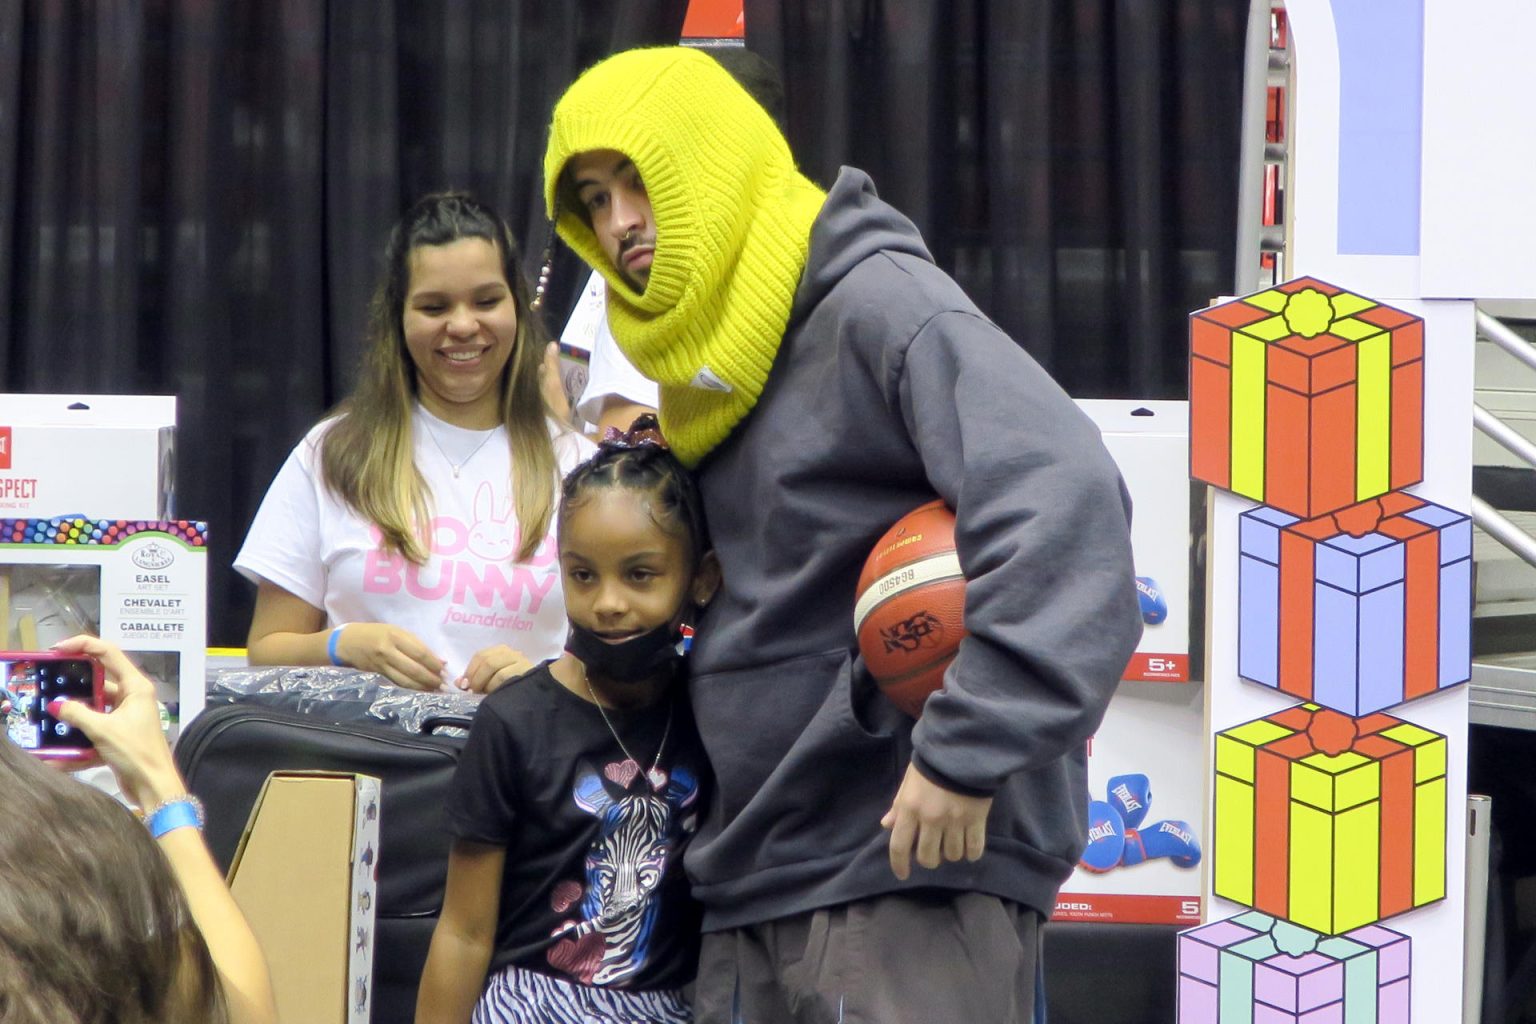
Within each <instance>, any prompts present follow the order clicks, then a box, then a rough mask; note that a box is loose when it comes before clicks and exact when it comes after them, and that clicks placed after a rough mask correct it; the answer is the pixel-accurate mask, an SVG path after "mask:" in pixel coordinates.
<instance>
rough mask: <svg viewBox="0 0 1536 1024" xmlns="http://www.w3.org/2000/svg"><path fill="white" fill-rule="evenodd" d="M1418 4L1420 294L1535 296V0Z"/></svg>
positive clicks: (1454, 0)
mask: <svg viewBox="0 0 1536 1024" xmlns="http://www.w3.org/2000/svg"><path fill="white" fill-rule="evenodd" d="M1425 5H1426V9H1425V19H1424V20H1425V25H1424V48H1425V54H1424V63H1425V67H1424V165H1423V172H1424V173H1423V183H1424V184H1423V188H1424V194H1423V248H1422V255H1421V260H1420V263H1421V266H1420V273H1421V275H1422V288H1423V291H1422V294H1423V295H1425V296H1426V297H1432V296H1433V297H1447V298H1450V297H1488V298H1506V299H1532V298H1536V258H1533V256H1532V253H1531V241H1532V239H1533V238H1536V182H1533V178H1532V169H1533V166H1536V114H1533V111H1532V102H1533V100H1532V98H1533V97H1536V61H1533V60H1532V59H1531V53H1530V49H1531V41H1532V40H1533V39H1536V4H1533V3H1532V2H1531V0H1478V2H1476V3H1465V2H1462V0H1425ZM1362 287H1363V286H1362Z"/></svg>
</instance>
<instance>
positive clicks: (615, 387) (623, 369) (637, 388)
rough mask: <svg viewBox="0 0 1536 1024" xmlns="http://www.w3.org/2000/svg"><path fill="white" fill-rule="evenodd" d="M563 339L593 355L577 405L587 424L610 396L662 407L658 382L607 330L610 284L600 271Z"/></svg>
mask: <svg viewBox="0 0 1536 1024" xmlns="http://www.w3.org/2000/svg"><path fill="white" fill-rule="evenodd" d="M560 340H561V341H562V342H563V343H565V344H567V345H573V346H575V347H577V348H584V349H586V350H587V351H589V352H591V353H592V357H591V362H590V364H589V365H588V368H587V386H586V388H584V389H583V390H582V392H581V398H580V399H579V400H578V401H577V403H576V415H578V416H580V417H581V418H582V419H584V420H586V421H587V422H588V423H596V422H597V418H598V417H599V416H601V415H602V412H603V401H604V400H605V399H607V398H608V397H609V396H616V397H619V398H622V399H624V400H625V401H629V402H635V403H637V404H639V405H646V406H650V407H651V408H652V409H655V408H658V407H659V406H660V405H661V396H660V395H659V394H658V393H657V390H656V382H655V381H653V380H651V379H650V378H649V377H647V376H646V375H645V374H643V373H641V372H640V371H639V370H637V369H635V366H634V364H633V363H631V362H630V361H629V360H628V359H627V358H625V356H624V353H623V352H621V351H620V350H619V343H618V342H616V341H614V340H613V332H612V331H610V330H609V329H608V287H607V282H605V281H604V280H603V275H601V274H599V273H598V272H597V271H595V270H594V271H592V276H591V277H590V278H588V279H587V288H586V291H584V292H582V293H581V300H580V301H579V302H577V303H576V308H575V309H574V310H572V311H571V318H570V319H569V320H567V321H566V322H565V330H564V331H563V332H561V334H560Z"/></svg>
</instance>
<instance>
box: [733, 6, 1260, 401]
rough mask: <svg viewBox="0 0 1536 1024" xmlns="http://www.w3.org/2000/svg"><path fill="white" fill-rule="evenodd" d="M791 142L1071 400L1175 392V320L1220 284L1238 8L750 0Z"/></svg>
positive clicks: (1227, 269)
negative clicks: (897, 221) (907, 222)
mask: <svg viewBox="0 0 1536 1024" xmlns="http://www.w3.org/2000/svg"><path fill="white" fill-rule="evenodd" d="M745 13H746V27H747V45H748V46H750V47H751V48H752V49H754V50H756V51H758V52H759V53H761V54H762V55H763V56H764V57H766V58H767V59H768V60H769V61H771V62H772V63H774V64H776V65H777V66H778V67H780V68H782V69H783V71H784V74H785V85H786V94H787V103H788V108H789V138H790V143H791V145H792V146H793V147H794V149H795V153H796V155H797V156H798V158H799V160H800V162H801V166H802V168H803V169H804V170H805V171H806V173H807V174H809V175H810V176H811V177H812V178H813V179H816V180H817V181H819V182H821V183H823V184H825V183H827V182H829V181H830V180H831V179H832V178H834V177H835V176H836V173H837V168H838V166H839V165H841V164H852V165H853V166H856V167H859V168H861V169H863V170H865V171H868V172H869V174H870V175H871V177H873V178H874V181H875V185H876V187H877V188H878V189H879V190H880V194H881V197H882V198H884V199H885V200H887V201H888V202H890V203H892V205H894V206H896V207H897V208H898V209H900V210H901V211H903V212H904V213H906V214H907V215H908V216H909V217H911V218H912V219H913V220H914V221H916V223H917V225H918V227H919V228H920V229H921V230H922V232H923V235H924V237H925V238H926V240H927V242H928V245H929V248H930V249H931V250H932V251H933V254H934V257H935V258H936V259H937V260H938V262H939V265H940V266H942V267H944V268H945V269H947V270H949V271H950V272H951V273H952V274H953V275H954V276H955V277H956V279H957V280H958V281H959V282H960V284H961V285H962V286H963V287H964V288H965V290H966V292H967V293H968V294H969V295H970V296H971V297H972V299H974V300H975V301H976V303H977V304H978V305H979V306H980V307H981V308H982V310H983V311H984V312H986V313H987V314H988V315H989V316H990V317H991V318H992V319H993V320H994V321H995V322H996V323H997V324H999V325H1000V326H1001V327H1003V328H1004V329H1005V330H1007V331H1008V332H1009V333H1011V334H1012V335H1013V337H1014V338H1015V339H1016V340H1017V341H1018V342H1019V343H1020V344H1022V345H1024V347H1025V348H1027V349H1028V350H1029V351H1030V352H1031V353H1032V354H1033V355H1034V356H1035V357H1036V358H1037V359H1039V360H1040V361H1041V362H1042V363H1043V364H1044V365H1045V367H1046V368H1047V369H1048V370H1050V371H1051V373H1052V374H1053V375H1054V376H1055V377H1056V379H1057V380H1058V381H1060V382H1061V384H1062V386H1063V387H1065V388H1066V389H1067V390H1068V391H1069V392H1071V393H1072V394H1073V395H1074V396H1075V397H1079V398H1090V397H1097V398H1121V397H1123V398H1129V397H1136V398H1183V397H1186V395H1187V390H1188V389H1187V383H1186V379H1185V378H1186V370H1185V365H1186V354H1187V347H1188V343H1187V341H1186V330H1187V329H1186V325H1185V319H1184V318H1185V315H1186V314H1187V313H1188V311H1190V310H1192V309H1197V308H1200V307H1203V306H1205V305H1206V304H1207V303H1208V302H1209V301H1210V300H1211V299H1212V298H1213V297H1215V296H1217V295H1224V294H1230V292H1231V289H1232V283H1233V249H1234V247H1235V245H1236V216H1237V155H1238V141H1239V130H1238V129H1239V123H1240V116H1241V109H1240V108H1241V94H1242V59H1243V37H1244V32H1245V30H1246V26H1247V21H1246V19H1247V7H1246V5H1244V4H1238V3H1233V2H1232V0H1156V2H1149V0H1006V2H999V0H746V8H745Z"/></svg>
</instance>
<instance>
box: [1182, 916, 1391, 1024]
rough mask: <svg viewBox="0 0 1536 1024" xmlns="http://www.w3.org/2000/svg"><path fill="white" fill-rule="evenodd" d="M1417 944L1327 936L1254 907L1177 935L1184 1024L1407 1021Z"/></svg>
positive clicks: (1377, 930) (1370, 935) (1371, 932)
mask: <svg viewBox="0 0 1536 1024" xmlns="http://www.w3.org/2000/svg"><path fill="white" fill-rule="evenodd" d="M1411 968H1412V944H1411V942H1410V940H1409V938H1408V936H1406V935H1402V934H1400V933H1398V932H1395V931H1392V930H1390V929H1388V928H1382V927H1380V926H1379V925H1367V926H1365V927H1363V928H1358V929H1355V930H1354V931H1350V932H1346V933H1345V934H1343V935H1338V936H1334V937H1326V936H1322V935H1318V934H1316V933H1314V932H1309V931H1308V930H1306V929H1303V928H1298V927H1296V926H1295V925H1291V924H1288V923H1287V922H1285V921H1277V920H1275V919H1274V918H1273V917H1270V916H1269V915H1267V914H1261V913H1258V912H1257V911H1250V912H1249V913H1246V914H1242V915H1239V916H1238V917H1234V918H1229V919H1228V920H1225V921H1217V922H1215V923H1213V924H1208V925H1206V926H1204V927H1203V928H1194V929H1191V930H1189V931H1187V932H1184V933H1183V934H1181V935H1180V936H1179V1016H1178V1024H1408V1022H1409V1020H1410V1013H1409V1009H1410V999H1409V996H1410V989H1411V983H1412V982H1411Z"/></svg>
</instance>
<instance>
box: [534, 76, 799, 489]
mask: <svg viewBox="0 0 1536 1024" xmlns="http://www.w3.org/2000/svg"><path fill="white" fill-rule="evenodd" d="M595 149H612V150H616V151H618V152H620V153H623V154H624V155H625V156H627V157H628V158H629V159H630V160H631V161H632V162H633V163H634V165H635V168H636V170H638V171H639V173H640V178H641V180H643V181H644V182H645V188H646V192H647V194H648V195H649V197H650V201H651V209H652V217H653V219H654V223H655V227H656V249H655V254H654V256H653V261H652V263H651V269H650V275H649V277H648V279H647V281H646V288H645V291H644V292H636V291H635V290H634V289H633V288H632V287H630V285H629V283H628V282H627V281H625V279H624V278H623V277H621V276H620V275H619V273H618V271H617V270H616V269H615V268H614V266H613V265H612V264H611V263H610V262H609V260H608V257H607V256H606V255H605V254H604V252H603V250H602V247H601V246H600V245H599V244H598V242H597V238H596V237H595V236H594V235H593V233H592V229H591V228H590V227H589V226H588V225H587V223H586V221H585V220H584V219H583V217H582V216H581V214H580V213H579V212H578V211H577V210H576V209H574V208H569V207H571V206H572V205H573V204H571V203H559V202H557V197H558V196H559V195H560V194H561V193H562V191H563V189H562V185H561V178H562V172H563V171H564V170H565V166H566V164H567V162H568V161H569V160H570V159H571V157H573V156H575V155H576V154H578V153H584V152H587V151H589V150H595ZM825 199H826V195H825V193H823V192H822V191H821V190H820V189H819V188H817V187H816V186H815V185H814V184H812V183H811V182H810V180H809V179H807V178H806V177H805V176H804V175H802V174H801V173H800V172H799V171H798V170H797V169H796V167H795V161H794V158H793V156H791V155H790V151H789V145H788V144H787V143H786V142H785V141H784V136H783V135H782V134H781V133H780V132H779V130H778V128H777V126H775V125H774V123H773V121H772V119H771V118H769V116H768V114H767V112H766V111H764V110H763V108H762V107H761V106H759V105H758V103H757V102H756V101H755V100H753V99H752V97H751V96H749V95H748V94H747V92H746V91H745V90H744V89H742V87H741V86H740V85H738V84H737V83H736V80H735V79H733V78H732V77H731V76H730V74H729V73H728V72H727V71H726V70H725V69H724V68H722V67H721V66H720V65H719V64H718V63H717V62H716V61H715V60H714V59H713V58H711V57H709V56H707V55H705V54H703V53H699V52H698V51H696V50H690V49H687V48H685V47H678V46H674V47H658V48H655V49H645V50H630V51H628V52H625V53H620V54H617V55H616V56H613V57H610V58H608V59H607V60H605V61H603V62H602V63H600V64H597V65H596V66H594V67H592V68H591V69H589V70H588V71H586V72H585V73H584V74H583V75H582V76H581V77H580V78H578V79H577V80H576V83H575V84H574V85H572V86H571V87H570V89H569V90H567V91H566V94H565V95H564V96H563V97H561V99H560V102H559V103H558V104H556V106H555V113H554V120H553V122H552V123H551V125H550V129H549V148H548V149H547V150H546V151H545V154H544V201H545V207H546V211H547V213H548V215H549V216H551V217H554V218H556V220H555V229H556V230H557V231H558V232H559V234H560V237H561V238H563V239H565V241H566V243H567V244H569V245H570V246H571V248H573V249H575V250H576V252H577V253H579V254H580V255H581V257H582V259H584V260H586V261H587V263H589V264H591V265H592V266H593V267H596V268H597V269H598V270H599V271H600V272H601V273H602V275H603V277H604V278H606V279H607V281H608V323H609V326H610V327H611V328H612V329H613V336H614V338H615V340H617V341H618V343H619V347H620V348H621V349H623V350H624V354H625V355H627V356H628V357H629V359H630V361H631V362H633V363H634V364H635V366H637V367H638V368H639V369H640V371H641V372H642V373H644V374H645V375H646V376H647V377H650V378H651V379H652V380H655V381H656V382H657V383H659V384H660V385H661V427H662V431H663V432H664V433H665V434H666V437H667V441H668V443H669V444H670V445H671V446H672V450H673V451H674V452H675V453H676V454H677V456H678V458H679V459H681V460H682V461H683V462H684V463H685V464H686V465H690V466H692V465H697V464H698V462H699V460H700V459H702V458H703V457H704V456H705V455H707V454H709V452H710V451H711V450H712V449H713V448H714V447H715V446H716V445H718V444H720V442H722V441H724V440H725V438H726V436H727V435H728V434H730V432H731V429H732V428H733V427H735V425H736V424H737V423H738V422H740V420H741V419H742V417H744V416H745V415H746V414H747V413H748V412H750V411H751V409H752V407H753V406H754V405H755V404H756V403H757V398H758V396H759V395H760V394H761V393H762V390H763V384H764V383H765V382H766V381H767V379H768V371H769V369H770V368H771V367H772V365H773V359H774V356H775V355H776V354H777V353H778V349H779V343H780V342H781V341H782V340H783V336H784V329H785V327H786V326H787V324H788V323H789V313H790V307H791V306H792V304H793V303H794V298H795V289H796V287H797V286H798V284H799V281H800V274H801V272H802V271H803V270H804V269H805V263H806V257H807V255H808V253H809V251H810V243H811V224H812V222H813V221H814V220H815V219H816V215H817V213H818V212H820V210H821V206H822V203H823V202H824V201H825Z"/></svg>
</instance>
